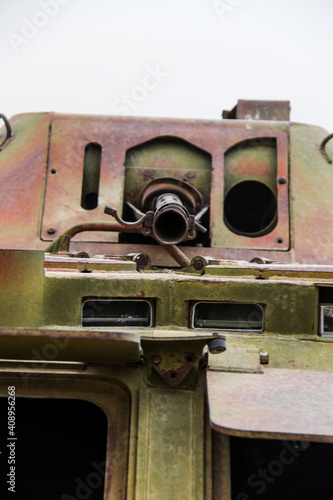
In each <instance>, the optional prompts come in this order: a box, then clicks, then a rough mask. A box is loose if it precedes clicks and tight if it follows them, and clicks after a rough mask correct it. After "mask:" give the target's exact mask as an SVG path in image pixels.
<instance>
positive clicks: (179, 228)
mask: <svg viewBox="0 0 333 500" xmlns="http://www.w3.org/2000/svg"><path fill="white" fill-rule="evenodd" d="M153 230H154V235H155V237H156V239H157V241H159V242H161V243H165V244H169V245H171V244H177V243H180V242H181V241H183V240H184V239H185V237H186V234H187V223H186V219H185V217H184V216H183V215H182V214H181V213H179V212H178V211H176V210H175V211H174V210H166V211H165V212H162V213H160V214H158V215H157V217H156V218H155V221H154V225H153Z"/></svg>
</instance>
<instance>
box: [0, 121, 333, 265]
mask: <svg viewBox="0 0 333 500" xmlns="http://www.w3.org/2000/svg"><path fill="white" fill-rule="evenodd" d="M51 122H53V132H54V134H53V133H52V134H51V142H52V146H51V151H50V164H49V165H48V167H47V171H48V173H47V177H46V179H45V177H44V176H45V164H46V163H47V155H48V139H49V137H48V136H49V126H50V123H51ZM10 123H11V126H12V129H13V136H12V137H11V138H10V139H9V140H8V141H7V143H6V144H5V146H4V148H3V150H2V151H1V152H0V184H1V196H2V200H3V211H2V220H1V225H0V235H1V238H2V246H3V247H4V248H26V249H28V248H29V249H32V248H41V249H43V248H45V247H46V246H47V243H46V242H43V241H40V239H39V237H38V231H39V229H38V228H39V223H40V216H41V213H42V202H43V189H44V180H46V181H47V184H48V188H47V191H48V194H47V196H46V197H47V199H49V197H50V196H51V197H52V196H53V201H52V203H51V205H52V204H53V205H52V207H51V206H50V207H49V208H50V210H49V209H48V206H49V202H48V201H47V200H46V204H45V214H44V217H45V216H46V217H47V221H48V222H49V224H44V237H45V238H46V239H47V240H48V241H50V240H52V239H54V238H55V237H57V236H58V235H59V234H60V233H61V232H62V231H65V230H66V229H67V228H68V227H71V226H73V225H77V224H81V223H83V222H89V220H90V222H96V220H101V221H103V219H104V217H107V216H105V215H104V217H102V215H101V217H98V214H97V212H98V210H99V209H100V207H98V209H95V210H90V211H89V210H84V209H82V208H81V207H80V186H81V183H82V168H83V164H82V159H83V157H82V155H83V146H84V144H86V143H87V142H89V141H97V142H98V141H100V142H103V145H104V146H103V145H102V146H103V153H102V155H104V156H103V158H104V159H102V173H101V185H100V186H101V187H100V201H101V202H102V201H103V199H104V200H106V203H110V201H112V200H111V198H112V199H114V200H115V201H116V202H117V203H118V205H119V208H120V209H121V208H122V201H121V197H122V193H123V188H124V179H123V175H124V173H123V169H125V168H127V167H124V166H123V163H124V159H125V156H126V151H128V150H130V149H131V148H133V147H134V146H135V145H137V144H145V142H147V141H148V142H149V141H151V140H153V139H155V138H158V137H166V136H169V137H170V136H173V137H180V138H182V139H183V140H184V141H187V142H188V143H190V144H193V145H194V146H195V147H197V148H201V150H202V151H206V152H207V154H208V155H211V157H212V168H213V170H212V181H213V182H212V192H211V203H212V205H211V214H210V232H211V235H210V236H211V245H212V246H210V247H209V246H207V245H203V247H202V248H203V252H200V253H202V254H204V255H211V256H213V257H215V258H220V259H221V258H223V259H246V260H251V259H252V258H253V257H260V258H268V259H269V260H278V261H281V260H282V261H284V262H291V261H292V260H296V261H297V262H300V263H310V262H313V263H315V262H317V263H327V264H329V263H330V262H331V260H332V245H331V238H330V235H329V231H326V230H325V227H328V226H329V225H330V224H331V222H332V220H331V219H332V213H333V211H332V207H331V197H330V194H329V189H330V185H331V182H332V172H331V170H329V167H330V165H329V164H328V163H327V161H326V160H325V158H324V157H323V155H322V154H321V153H320V145H321V144H322V141H323V140H324V139H325V137H326V136H327V133H326V132H325V131H323V130H321V129H319V128H316V127H310V126H306V125H299V124H291V125H290V127H289V128H286V124H285V123H284V122H275V123H274V122H271V121H270V122H262V121H257V120H253V121H252V122H247V121H246V120H228V121H226V122H222V123H219V122H209V121H207V122H202V121H198V122H181V121H177V120H170V119H169V120H168V119H167V120H163V121H162V120H158V119H145V120H142V119H138V118H130V119H129V118H110V117H79V116H75V115H73V116H69V115H53V114H40V115H21V116H17V117H14V118H13V119H11V121H10ZM279 132H280V133H281V134H282V137H284V136H283V134H287V133H288V132H289V134H290V138H291V141H290V172H291V176H290V178H289V179H288V176H285V175H280V177H279V179H286V181H287V182H285V183H284V184H280V183H279V184H278V185H277V189H278V193H279V194H278V197H279V200H278V203H279V204H280V205H279V207H280V208H279V212H281V217H282V219H281V217H280V213H279V221H280V222H281V221H283V219H284V218H285V220H287V218H288V214H287V212H288V207H287V203H286V199H287V193H288V191H289V194H290V214H289V215H290V236H291V246H289V248H290V250H286V246H287V244H286V246H284V245H285V242H286V241H287V240H285V238H284V237H283V236H280V235H281V234H282V233H280V235H279V234H277V233H278V232H280V231H279V229H281V230H282V229H283V227H284V229H283V230H284V231H285V230H286V229H285V227H286V226H283V225H282V226H279V224H280V222H279V223H278V226H277V227H276V228H275V229H274V233H275V238H273V236H274V235H273V233H270V235H266V236H264V237H263V238H268V239H269V237H270V236H271V237H272V238H271V241H270V242H267V239H266V241H264V240H262V239H261V238H248V237H245V236H240V235H233V234H232V233H231V231H229V230H228V228H226V227H225V225H224V223H223V210H222V207H221V203H222V193H223V161H224V153H225V150H226V148H228V147H229V146H232V144H235V143H236V142H237V141H238V140H244V139H246V138H251V137H253V138H256V137H259V138H260V137H274V136H278V135H279ZM110 134H111V135H110ZM111 136H112V137H111ZM110 137H111V138H110ZM228 137H229V138H228ZM102 140H103V141H102ZM74 143H75V144H76V145H75V146H74ZM280 146H281V147H282V149H281V151H282V153H281V154H282V157H281V158H280V164H283V165H285V164H286V161H285V158H286V154H285V151H286V144H284V143H283V140H282V143H281V144H280ZM80 148H81V149H80ZM326 149H327V153H328V154H329V155H330V156H332V147H331V145H330V144H329V143H328V144H327V146H326ZM280 156H281V155H280ZM103 161H104V163H103ZM133 161H134V160H133ZM53 162H56V164H54V165H53ZM152 162H153V160H152V158H150V163H149V168H148V170H149V172H150V174H149V175H148V170H145V168H141V170H142V175H143V176H144V175H146V174H147V175H148V177H147V180H146V182H149V181H150V180H152V178H153V177H154V173H153V170H154V169H153V168H152ZM134 163H135V161H134ZM51 164H52V165H53V167H54V168H53V167H52V166H51ZM314 165H315V168H314ZM57 166H58V167H59V169H60V170H59V171H58V170H57ZM130 168H134V169H135V167H130ZM205 168H206V167H205ZM283 168H284V167H283ZM51 170H54V171H55V170H57V171H56V173H54V174H53V173H51ZM61 172H62V173H61ZM103 172H104V173H103ZM165 172H167V174H168V175H169V171H168V170H167V169H166V170H165ZM170 172H171V170H170ZM198 172H199V170H197V169H190V170H189V171H188V173H189V176H190V177H186V181H187V182H190V183H191V184H193V185H194V186H197V184H196V182H198V183H199V184H198V186H200V189H199V190H201V185H202V179H201V181H200V182H199V180H198V181H196V178H197V175H198ZM318 172H320V175H318ZM59 173H61V175H60V176H59V175H58V174H59ZM205 175H206V174H205ZM57 176H58V177H57ZM108 176H109V177H108ZM114 176H116V177H117V179H118V180H117V181H116V183H113V184H112V189H111V190H110V189H109V184H108V183H109V181H110V182H111V177H112V178H113V177H114ZM151 176H153V177H151ZM56 178H57V179H58V180H57V181H55V179H56ZM65 178H66V182H63V181H64V179H65ZM104 181H105V182H104ZM102 185H104V186H105V187H104V188H103V186H102ZM52 186H53V187H52ZM66 186H68V187H66ZM72 188H73V189H72ZM27 192H29V196H28V197H27V196H26V193H27ZM52 192H53V195H52V194H50V193H52ZM75 193H76V194H75ZM115 193H116V194H115ZM305 193H306V196H305ZM133 196H134V195H133ZM205 196H207V193H206V194H205ZM117 203H116V204H117ZM100 206H101V207H102V203H101V204H100ZM75 207H76V208H75ZM313 207H315V209H313ZM51 208H52V210H51ZM77 208H78V210H76V209H77ZM101 210H102V209H101ZM47 214H49V215H47ZM86 216H87V217H86ZM45 220H46V219H45ZM52 220H55V221H58V222H59V227H58V225H57V224H58V223H57V224H56V225H53V224H52ZM324 221H325V222H324ZM44 222H45V221H44ZM105 222H107V219H105ZM323 227H324V230H323ZM50 230H52V231H53V230H54V232H52V234H51V233H50V232H48V231H50ZM287 231H288V230H287ZM18 232H19V234H20V238H19V239H18V238H17V234H18ZM114 237H115V238H116V239H117V234H116V233H115V234H114ZM230 237H231V240H230ZM77 238H78V237H76V238H74V241H73V242H72V248H73V250H74V251H75V252H77V253H78V252H80V251H83V252H87V253H88V254H89V255H94V254H103V253H104V254H105V253H117V254H126V253H130V252H131V251H132V252H133V245H132V244H131V243H118V242H117V241H113V243H112V246H113V248H114V250H112V251H111V250H110V247H111V244H108V243H107V240H109V239H110V235H107V234H104V235H101V233H98V232H96V233H94V234H92V233H91V234H90V235H89V233H83V238H82V237H80V239H83V240H84V241H77ZM101 238H102V239H101ZM278 238H282V240H284V241H283V242H282V243H276V242H275V240H277V239H278ZM87 240H89V241H90V242H89V241H87ZM236 240H237V241H236ZM277 241H278V240H277ZM279 241H280V240H279ZM314 241H315V242H316V245H313V242H314ZM99 242H104V243H105V244H106V245H103V244H102V243H99ZM194 244H196V241H194ZM148 248H151V251H150V252H149V251H148ZM136 250H137V251H138V252H139V253H147V254H149V255H150V257H151V259H152V263H153V264H156V265H161V264H164V263H166V265H174V261H173V260H172V258H171V256H170V257H169V256H168V255H167V254H166V252H165V251H164V249H162V248H160V247H158V246H155V247H153V246H152V245H150V244H148V243H147V244H145V243H142V242H140V243H138V247H137V249H136ZM281 250H283V252H281ZM184 253H185V254H186V256H187V257H188V258H189V259H191V258H192V257H194V256H196V255H197V254H198V252H197V250H196V247H195V246H187V247H184Z"/></svg>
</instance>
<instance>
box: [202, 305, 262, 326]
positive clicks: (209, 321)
mask: <svg viewBox="0 0 333 500" xmlns="http://www.w3.org/2000/svg"><path fill="white" fill-rule="evenodd" d="M263 325H264V310H263V307H262V306H261V305H260V304H240V303H238V304H237V303H231V302H198V303H197V304H195V305H194V307H193V328H209V329H220V330H251V331H262V329H263Z"/></svg>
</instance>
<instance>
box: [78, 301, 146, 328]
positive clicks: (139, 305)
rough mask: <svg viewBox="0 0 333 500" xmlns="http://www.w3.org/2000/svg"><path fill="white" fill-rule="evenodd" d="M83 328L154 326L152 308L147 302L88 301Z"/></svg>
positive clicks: (85, 307) (84, 308) (84, 307)
mask: <svg viewBox="0 0 333 500" xmlns="http://www.w3.org/2000/svg"><path fill="white" fill-rule="evenodd" d="M82 326H86V327H90V326H100V327H106V326H141V327H145V326H152V307H151V304H150V302H148V301H147V300H126V299H121V300H119V299H112V300H106V299H95V300H86V301H85V302H84V303H83V306H82Z"/></svg>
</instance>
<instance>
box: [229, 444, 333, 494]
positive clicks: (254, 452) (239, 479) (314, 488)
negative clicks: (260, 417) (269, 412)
mask: <svg viewBox="0 0 333 500" xmlns="http://www.w3.org/2000/svg"><path fill="white" fill-rule="evenodd" d="M332 451H333V450H332V444H329V443H313V442H308V441H280V440H275V439H250V438H238V437H231V438H230V457H231V489H232V495H231V498H232V500H250V499H251V500H254V499H258V500H281V499H283V500H313V499H315V498H328V496H330V494H329V492H330V491H332V487H333V476H332V471H331V469H332V465H331V457H332ZM327 495H328V496H327Z"/></svg>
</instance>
